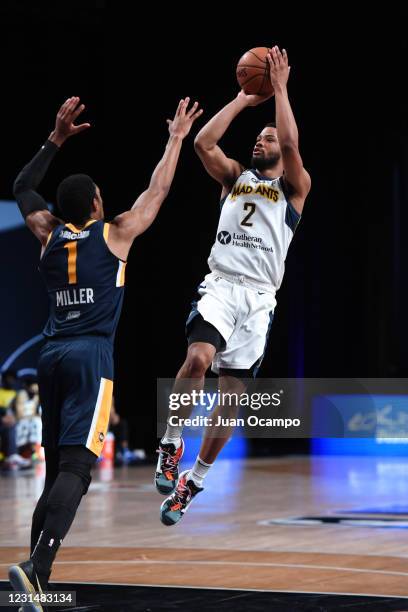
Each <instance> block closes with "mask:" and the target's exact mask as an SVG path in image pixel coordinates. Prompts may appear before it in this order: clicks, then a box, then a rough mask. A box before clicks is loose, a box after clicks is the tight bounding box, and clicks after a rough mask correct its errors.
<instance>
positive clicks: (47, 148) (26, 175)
mask: <svg viewBox="0 0 408 612" xmlns="http://www.w3.org/2000/svg"><path fill="white" fill-rule="evenodd" d="M78 104H79V98H75V97H74V98H68V100H66V101H65V102H64V104H63V105H62V106H61V108H60V109H59V111H58V114H57V118H56V122H55V129H54V130H53V131H52V132H51V134H50V136H49V138H48V140H47V141H46V143H45V144H44V145H43V146H42V147H41V149H40V150H39V151H38V153H37V154H36V155H35V156H34V157H33V159H32V160H31V161H30V162H29V163H28V164H27V165H26V166H24V168H23V169H22V170H21V172H20V173H19V175H18V176H17V178H16V180H15V181H14V185H13V193H14V197H15V198H16V201H17V204H18V206H19V208H20V211H21V214H22V215H23V217H24V220H25V222H26V224H27V226H28V227H29V229H30V230H31V231H32V232H33V233H34V234H35V236H36V237H37V238H38V239H39V240H40V242H41V244H42V245H43V246H44V245H45V244H46V242H47V238H48V234H49V233H50V231H52V230H53V228H54V227H56V226H57V225H58V224H59V223H61V221H60V219H57V217H54V215H52V214H51V213H50V212H49V210H48V208H47V205H46V203H45V200H44V198H43V197H42V196H41V195H40V194H39V193H37V187H38V185H39V184H40V183H41V181H42V180H43V178H44V176H45V174H46V172H47V170H48V168H49V166H50V164H51V162H52V160H53V159H54V157H55V154H56V153H57V151H58V150H59V148H60V147H61V146H62V145H63V143H64V142H65V140H66V139H67V138H69V137H70V136H72V135H73V134H78V133H79V132H82V131H83V130H85V129H87V128H88V127H89V123H83V124H82V125H74V121H75V119H76V118H77V117H78V115H79V114H80V113H82V111H83V110H84V108H85V106H84V105H83V104H81V105H80V106H78Z"/></svg>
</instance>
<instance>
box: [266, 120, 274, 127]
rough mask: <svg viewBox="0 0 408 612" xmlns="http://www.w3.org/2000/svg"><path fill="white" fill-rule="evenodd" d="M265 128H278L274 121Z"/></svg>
mask: <svg viewBox="0 0 408 612" xmlns="http://www.w3.org/2000/svg"><path fill="white" fill-rule="evenodd" d="M265 127H273V128H276V123H275V122H274V121H270V122H269V123H266V124H265Z"/></svg>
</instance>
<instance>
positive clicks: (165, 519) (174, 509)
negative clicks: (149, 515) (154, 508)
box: [160, 470, 204, 525]
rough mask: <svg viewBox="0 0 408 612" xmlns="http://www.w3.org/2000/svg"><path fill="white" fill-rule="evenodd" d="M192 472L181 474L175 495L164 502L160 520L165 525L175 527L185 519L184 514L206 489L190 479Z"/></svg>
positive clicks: (187, 471)
mask: <svg viewBox="0 0 408 612" xmlns="http://www.w3.org/2000/svg"><path fill="white" fill-rule="evenodd" d="M189 474H190V470H186V471H185V472H182V473H181V474H180V478H179V481H178V485H177V487H176V490H175V491H174V493H172V494H171V495H170V497H168V498H167V499H165V500H164V502H163V503H162V505H161V507H160V520H161V522H162V523H163V524H164V525H175V524H176V523H178V522H179V520H180V519H181V518H183V514H185V513H186V512H187V509H188V507H189V505H190V504H191V502H192V501H193V499H194V497H195V496H196V495H197V493H200V491H203V490H204V489H203V488H202V487H197V485H196V484H195V483H194V482H193V480H191V478H189Z"/></svg>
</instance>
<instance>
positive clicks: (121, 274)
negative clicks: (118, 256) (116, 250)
mask: <svg viewBox="0 0 408 612" xmlns="http://www.w3.org/2000/svg"><path fill="white" fill-rule="evenodd" d="M125 268H126V262H125V261H120V260H119V266H118V272H117V274H116V286H117V287H123V285H124V284H125Z"/></svg>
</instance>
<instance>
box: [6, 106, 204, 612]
mask: <svg viewBox="0 0 408 612" xmlns="http://www.w3.org/2000/svg"><path fill="white" fill-rule="evenodd" d="M189 101H190V100H189V98H186V99H184V100H181V101H180V103H179V105H178V108H177V111H176V114H175V116H174V118H173V120H167V122H168V129H169V133H170V136H169V140H168V142H167V145H166V148H165V151H164V154H163V157H162V159H161V160H160V162H159V163H158V165H157V166H156V169H155V170H154V172H153V174H152V177H151V180H150V184H149V186H148V188H147V189H146V191H144V192H143V193H142V194H141V195H140V196H139V197H138V198H137V200H136V202H135V203H134V205H133V206H132V208H131V209H130V210H129V211H127V212H124V213H122V214H120V215H118V216H117V217H115V219H114V220H113V221H112V222H111V223H106V222H105V221H104V210H103V201H102V197H101V192H100V190H99V187H98V186H97V185H95V183H94V181H93V180H92V179H91V178H90V177H89V176H87V175H84V174H77V175H72V176H69V177H68V178H66V179H64V180H63V181H62V182H61V184H60V185H59V187H58V193H57V200H58V207H59V209H60V211H61V215H62V217H63V219H64V220H61V219H58V218H56V217H55V216H54V215H52V214H51V212H49V211H48V209H47V206H46V203H45V201H44V199H43V198H42V197H41V196H40V195H39V194H38V193H37V191H36V189H37V187H38V185H39V184H40V182H41V180H42V179H43V177H44V175H45V173H46V171H47V169H48V167H49V165H50V163H51V161H52V159H53V158H54V156H55V155H56V153H57V152H58V150H59V148H60V147H61V146H62V145H63V143H64V142H65V141H66V140H67V138H69V137H70V136H73V135H75V134H79V133H81V132H82V131H84V130H86V129H88V128H89V127H90V126H89V124H88V123H83V124H81V125H75V120H76V119H77V117H78V116H79V115H80V114H81V112H82V111H83V110H84V105H83V104H80V100H79V98H77V97H73V98H69V99H68V100H67V101H66V102H65V103H64V104H63V105H62V106H61V108H60V110H59V112H58V114H57V118H56V124H55V129H54V131H53V132H52V133H51V134H50V136H49V138H48V140H47V141H46V143H45V144H44V146H43V147H42V148H41V149H40V151H39V152H38V153H37V154H36V155H35V157H34V158H33V159H32V160H31V161H30V162H29V163H28V164H27V165H26V166H25V167H24V168H23V170H22V171H21V172H20V174H19V175H18V177H17V179H16V181H15V184H14V195H15V197H16V200H17V203H18V205H19V207H20V210H21V212H22V214H23V216H24V218H25V221H26V224H27V226H28V227H29V228H30V230H31V231H32V232H33V233H34V235H35V236H36V237H37V238H38V239H39V241H40V242H41V246H42V248H41V260H40V266H39V267H40V271H41V273H42V276H43V278H44V280H45V284H46V287H47V291H48V296H49V304H50V314H49V319H48V322H47V324H46V326H45V329H44V336H45V338H46V343H45V345H44V346H43V348H42V350H41V354H40V359H39V363H38V376H39V387H40V398H41V406H42V419H43V446H44V447H45V460H46V479H45V487H44V491H43V493H42V495H41V497H40V499H39V501H38V503H37V506H36V508H35V511H34V515H33V520H32V530H31V557H30V559H29V560H28V561H25V562H23V563H20V564H19V565H15V566H12V567H11V568H10V571H9V577H10V581H11V583H12V586H13V587H14V588H15V589H16V590H21V591H25V592H27V593H28V592H32V593H34V592H35V591H36V590H37V591H38V590H40V589H44V588H45V587H46V586H47V583H48V578H49V575H50V572H51V566H52V563H53V561H54V558H55V555H56V553H57V551H58V548H59V546H60V544H61V542H62V540H63V539H64V537H65V536H66V534H67V532H68V530H69V528H70V526H71V523H72V521H73V519H74V517H75V513H76V510H77V508H78V506H79V503H80V501H81V498H82V496H83V495H85V493H86V492H87V490H88V487H89V484H90V482H91V468H92V467H93V465H94V464H95V462H96V459H97V458H98V456H99V455H100V453H101V450H102V446H103V443H104V439H105V435H106V431H107V426H108V421H109V409H110V406H111V403H112V387H113V356H112V355H113V338H114V334H115V330H116V327H117V324H118V320H119V316H120V311H121V307H122V301H123V292H124V284H125V280H124V272H125V266H126V259H127V256H128V253H129V250H130V247H131V246H132V243H133V241H134V239H135V238H136V237H137V236H139V235H140V234H142V233H143V232H144V231H145V230H146V229H147V228H148V227H149V226H150V225H151V224H152V223H153V221H154V219H155V217H156V215H157V213H158V212H159V209H160V207H161V205H162V203H163V201H164V199H165V198H166V196H167V194H168V192H169V189H170V186H171V183H172V180H173V177H174V173H175V170H176V166H177V162H178V159H179V155H180V150H181V145H182V141H183V139H184V138H185V137H186V136H187V134H188V133H189V132H190V129H191V126H192V124H193V123H194V121H195V120H196V119H197V117H199V116H200V115H201V113H202V111H201V110H198V104H197V102H196V103H194V104H193V105H192V106H191V108H188V105H189ZM24 609H30V610H42V608H41V606H40V605H35V604H33V605H32V607H27V608H24Z"/></svg>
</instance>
